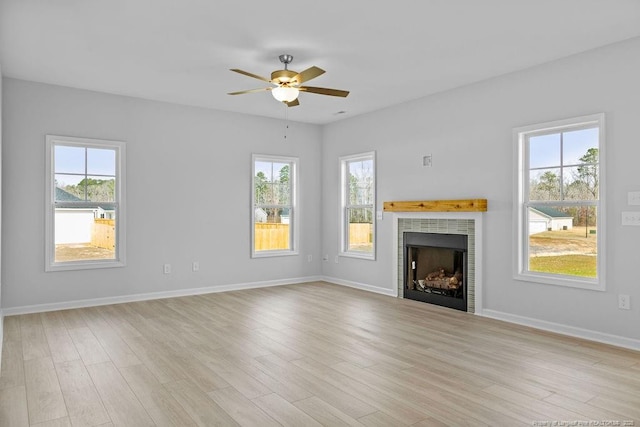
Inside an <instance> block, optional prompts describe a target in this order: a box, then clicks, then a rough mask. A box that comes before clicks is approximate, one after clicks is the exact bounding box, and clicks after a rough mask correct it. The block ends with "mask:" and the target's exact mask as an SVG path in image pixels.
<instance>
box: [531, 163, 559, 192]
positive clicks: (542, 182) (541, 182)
mask: <svg viewBox="0 0 640 427" xmlns="http://www.w3.org/2000/svg"><path fill="white" fill-rule="evenodd" d="M529 200H560V168H553V169H537V170H532V171H530V172H529Z"/></svg>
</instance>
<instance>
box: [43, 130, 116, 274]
mask: <svg viewBox="0 0 640 427" xmlns="http://www.w3.org/2000/svg"><path fill="white" fill-rule="evenodd" d="M46 151H47V163H46V199H47V200H46V206H47V212H46V238H45V240H46V268H45V269H46V270H47V271H56V270H74V269H87V268H103V267H118V266H123V265H124V262H125V257H124V255H125V249H124V205H123V201H124V154H125V145H124V143H123V142H119V141H104V140H96V139H86V138H73V137H66V136H54V135H47V138H46Z"/></svg>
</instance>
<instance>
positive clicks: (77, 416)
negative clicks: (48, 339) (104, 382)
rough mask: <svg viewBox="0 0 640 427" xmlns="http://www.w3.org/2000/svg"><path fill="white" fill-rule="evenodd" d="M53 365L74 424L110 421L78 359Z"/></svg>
mask: <svg viewBox="0 0 640 427" xmlns="http://www.w3.org/2000/svg"><path fill="white" fill-rule="evenodd" d="M55 367H56V372H57V374H58V380H59V382H60V389H61V390H62V396H63V397H64V400H65V403H66V405H67V410H68V411H69V418H70V421H71V422H72V423H73V424H74V425H88V426H97V425H101V424H105V423H108V422H110V421H111V418H109V415H107V411H106V409H105V407H104V405H103V404H102V400H101V399H100V396H99V395H98V391H97V390H96V388H95V386H94V384H93V381H92V380H91V377H90V376H89V372H88V371H87V369H86V368H85V365H84V364H83V363H82V361H81V360H80V359H76V360H72V361H66V362H61V363H56V365H55Z"/></svg>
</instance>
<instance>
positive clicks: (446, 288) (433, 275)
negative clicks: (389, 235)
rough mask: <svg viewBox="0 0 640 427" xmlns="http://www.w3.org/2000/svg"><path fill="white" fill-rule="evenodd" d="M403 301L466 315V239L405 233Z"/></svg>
mask: <svg viewBox="0 0 640 427" xmlns="http://www.w3.org/2000/svg"><path fill="white" fill-rule="evenodd" d="M404 259H405V268H404V297H405V298H409V299H414V300H417V301H423V302H428V303H431V304H437V305H442V306H445V307H450V308H454V309H457V310H463V311H467V236H465V235H460V234H439V233H414V232H406V233H404Z"/></svg>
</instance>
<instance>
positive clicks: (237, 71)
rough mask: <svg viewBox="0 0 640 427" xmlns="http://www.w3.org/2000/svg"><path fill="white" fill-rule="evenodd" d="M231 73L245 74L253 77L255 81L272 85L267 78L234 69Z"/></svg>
mask: <svg viewBox="0 0 640 427" xmlns="http://www.w3.org/2000/svg"><path fill="white" fill-rule="evenodd" d="M231 71H235V72H236V73H240V74H244V75H245V76H249V77H253V78H254V79H258V80H262V81H263V82H267V83H271V80H269V79H268V78H266V77H262V76H259V75H257V74H253V73H250V72H248V71H243V70H238V69H237V68H232V69H231Z"/></svg>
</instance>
